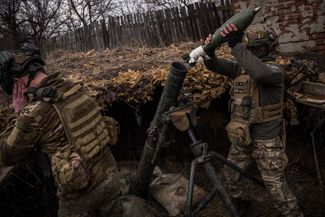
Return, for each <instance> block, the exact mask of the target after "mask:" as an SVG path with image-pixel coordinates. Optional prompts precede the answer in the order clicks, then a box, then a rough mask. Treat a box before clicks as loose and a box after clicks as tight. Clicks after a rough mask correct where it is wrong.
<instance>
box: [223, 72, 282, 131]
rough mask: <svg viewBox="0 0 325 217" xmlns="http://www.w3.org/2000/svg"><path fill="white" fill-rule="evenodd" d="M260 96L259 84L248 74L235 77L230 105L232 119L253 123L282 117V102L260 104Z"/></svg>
mask: <svg viewBox="0 0 325 217" xmlns="http://www.w3.org/2000/svg"><path fill="white" fill-rule="evenodd" d="M259 97H260V95H259V88H258V85H257V84H256V82H255V81H254V80H253V79H252V78H251V77H250V76H249V75H248V74H241V75H240V76H238V77H237V78H236V79H234V80H233V86H232V89H231V100H230V107H229V108H230V112H231V120H232V121H237V122H241V123H245V124H248V125H251V124H256V123H265V122H269V121H273V120H276V119H280V118H281V117H282V102H279V103H276V104H271V105H266V106H260V100H259Z"/></svg>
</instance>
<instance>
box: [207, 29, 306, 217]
mask: <svg viewBox="0 0 325 217" xmlns="http://www.w3.org/2000/svg"><path fill="white" fill-rule="evenodd" d="M231 32H233V33H231ZM230 33H231V34H232V36H233V37H230V38H229V39H228V44H229V46H230V47H231V48H232V54H233V55H234V57H235V58H236V60H237V61H236V62H235V61H229V60H225V59H218V58H216V57H215V56H214V53H213V54H208V56H207V57H206V58H205V65H206V66H207V68H208V69H210V70H211V71H214V72H218V73H221V74H224V75H227V76H229V77H231V78H232V79H233V81H232V83H233V86H232V89H231V102H230V112H231V122H230V123H229V124H228V125H227V127H226V130H227V133H228V137H229V139H230V141H231V147H230V151H229V154H228V160H229V161H231V162H233V163H235V164H236V165H237V166H239V167H240V168H242V169H246V168H247V167H248V166H249V165H250V163H251V162H253V161H255V162H256V163H257V166H258V169H259V171H260V173H261V175H262V178H263V181H264V184H265V186H266V188H267V190H268V191H269V192H270V194H271V195H272V197H273V199H274V201H275V205H276V208H277V209H278V210H279V211H280V213H281V214H282V215H283V216H287V217H302V216H303V214H302V213H301V212H300V210H299V207H298V203H297V199H296V197H295V196H294V195H293V193H292V192H291V190H290V189H289V187H288V184H287V182H286V179H285V174H284V172H285V167H286V165H287V162H288V159H287V156H286V153H285V144H284V141H282V140H281V138H284V137H285V135H282V137H281V136H280V134H281V128H282V103H283V95H284V71H283V69H282V68H281V66H280V65H278V64H276V63H275V62H274V58H272V57H271V56H270V55H269V54H270V51H272V50H273V49H274V48H275V47H276V45H277V36H276V35H275V33H274V32H273V31H271V30H269V31H259V32H251V33H250V34H247V35H246V37H245V41H246V45H245V44H243V43H242V37H243V33H241V32H238V31H237V27H236V26H235V25H233V24H230V25H228V26H227V27H226V28H225V29H224V30H223V32H222V33H221V35H222V36H223V37H225V36H226V35H227V34H230ZM210 40H211V36H209V37H208V38H207V40H206V43H208V42H209V41H210ZM224 176H225V181H226V185H227V186H228V187H229V190H230V191H231V192H230V194H231V196H232V197H233V201H234V205H235V207H236V208H237V210H238V212H239V214H240V216H251V215H250V214H253V213H255V211H253V209H252V206H251V203H250V202H249V201H247V200H246V197H245V195H244V194H243V192H242V191H241V189H240V188H239V187H238V180H239V178H240V174H239V173H237V172H235V171H233V170H232V169H230V168H228V167H226V168H225V170H224Z"/></svg>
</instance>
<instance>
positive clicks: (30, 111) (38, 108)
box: [21, 101, 42, 117]
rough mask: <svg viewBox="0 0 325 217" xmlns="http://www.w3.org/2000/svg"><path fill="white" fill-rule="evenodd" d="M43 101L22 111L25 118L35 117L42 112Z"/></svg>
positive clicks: (34, 103)
mask: <svg viewBox="0 0 325 217" xmlns="http://www.w3.org/2000/svg"><path fill="white" fill-rule="evenodd" d="M41 103H42V102H41V101H36V102H32V103H30V104H28V105H26V106H25V107H24V108H23V109H22V110H21V114H22V115H25V116H32V117H33V116H35V115H37V113H39V112H40V111H41Z"/></svg>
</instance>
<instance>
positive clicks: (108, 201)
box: [97, 167, 123, 217]
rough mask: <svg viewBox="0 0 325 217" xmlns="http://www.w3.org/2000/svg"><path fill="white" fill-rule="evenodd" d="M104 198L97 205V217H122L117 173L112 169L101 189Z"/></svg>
mask: <svg viewBox="0 0 325 217" xmlns="http://www.w3.org/2000/svg"><path fill="white" fill-rule="evenodd" d="M102 191H103V192H105V197H104V199H103V200H102V202H101V204H100V205H99V209H98V213H97V216H98V217H122V216H123V208H122V204H121V201H120V198H119V196H120V192H121V184H120V178H119V174H118V171H117V169H116V167H115V168H112V169H111V170H110V171H109V175H108V177H107V179H106V180H105V186H104V188H103V189H102Z"/></svg>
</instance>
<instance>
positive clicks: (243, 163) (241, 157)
mask: <svg viewBox="0 0 325 217" xmlns="http://www.w3.org/2000/svg"><path fill="white" fill-rule="evenodd" d="M251 147H252V145H249V146H243V145H241V144H232V145H231V147H230V150H229V154H228V158H227V159H228V160H229V161H231V162H232V163H234V164H236V165H237V166H238V167H240V168H241V169H243V170H245V169H246V168H247V167H248V166H249V164H250V163H251V162H252V157H251V154H250V150H251ZM239 178H240V174H239V173H238V172H235V171H234V170H233V169H231V168H230V167H228V166H226V165H225V166H224V179H225V184H226V186H227V189H228V191H229V194H230V196H232V197H233V198H244V193H243V192H242V190H241V189H240V188H239V187H238V181H239Z"/></svg>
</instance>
